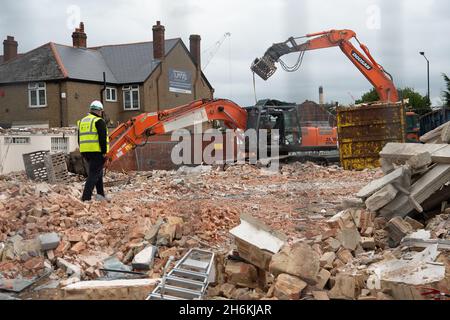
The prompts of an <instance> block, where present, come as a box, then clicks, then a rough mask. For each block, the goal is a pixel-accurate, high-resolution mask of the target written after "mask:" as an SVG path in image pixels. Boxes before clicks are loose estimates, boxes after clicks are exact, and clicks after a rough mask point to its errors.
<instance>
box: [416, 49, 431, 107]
mask: <svg viewBox="0 0 450 320" xmlns="http://www.w3.org/2000/svg"><path fill="white" fill-rule="evenodd" d="M419 53H420V55H422V56H423V57H424V58H425V60H427V82H428V93H427V98H428V103H429V104H430V105H431V100H430V99H431V97H430V61H429V60H428V59H427V57H426V56H425V52H423V51H421V52H419Z"/></svg>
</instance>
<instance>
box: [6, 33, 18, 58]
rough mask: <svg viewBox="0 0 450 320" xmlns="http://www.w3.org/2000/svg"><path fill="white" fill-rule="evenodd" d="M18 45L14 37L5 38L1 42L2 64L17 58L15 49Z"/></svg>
mask: <svg viewBox="0 0 450 320" xmlns="http://www.w3.org/2000/svg"><path fill="white" fill-rule="evenodd" d="M18 46H19V44H18V43H17V41H15V40H14V37H11V36H7V37H6V40H5V41H3V62H6V61H9V60H11V59H14V58H15V57H17V47H18Z"/></svg>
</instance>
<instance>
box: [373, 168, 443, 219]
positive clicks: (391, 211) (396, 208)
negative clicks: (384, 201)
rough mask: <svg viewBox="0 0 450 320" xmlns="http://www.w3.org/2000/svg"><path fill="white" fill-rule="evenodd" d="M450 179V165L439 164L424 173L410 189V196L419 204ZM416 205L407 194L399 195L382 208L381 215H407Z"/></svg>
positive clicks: (389, 216) (388, 216)
mask: <svg viewBox="0 0 450 320" xmlns="http://www.w3.org/2000/svg"><path fill="white" fill-rule="evenodd" d="M448 181H450V165H448V164H438V165H436V166H435V167H434V168H433V169H431V170H430V171H428V172H427V173H426V174H424V175H423V176H422V177H421V178H420V179H419V180H417V182H416V183H414V184H413V185H412V187H411V190H410V193H411V194H410V196H411V197H412V198H414V199H415V201H416V202H417V203H419V204H422V203H423V202H425V200H427V199H428V198H430V197H431V196H432V195H433V193H435V192H436V191H437V190H439V189H440V188H441V187H442V186H443V185H444V184H445V183H447V182H448ZM414 208H415V206H414V204H412V203H411V201H410V199H409V197H408V196H406V195H398V196H397V197H396V198H395V199H394V200H393V201H391V202H390V203H389V204H388V205H386V206H385V207H383V208H382V209H381V210H380V215H381V216H383V217H387V218H391V217H393V216H394V215H395V216H402V217H404V216H406V215H407V214H408V213H410V212H411V211H412V210H414Z"/></svg>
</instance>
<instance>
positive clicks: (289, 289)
mask: <svg viewBox="0 0 450 320" xmlns="http://www.w3.org/2000/svg"><path fill="white" fill-rule="evenodd" d="M306 286H307V284H306V282H304V281H302V280H301V279H299V278H297V277H294V276H291V275H289V274H280V275H279V276H278V277H277V279H276V280H275V289H274V293H273V294H274V296H275V297H277V298H278V299H280V300H299V299H300V296H301V293H302V291H303V289H305V288H306Z"/></svg>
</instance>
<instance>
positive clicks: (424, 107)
mask: <svg viewBox="0 0 450 320" xmlns="http://www.w3.org/2000/svg"><path fill="white" fill-rule="evenodd" d="M398 95H399V97H400V99H409V106H410V107H411V109H412V111H414V112H415V113H417V114H420V115H422V114H425V113H428V112H430V111H431V108H430V103H429V102H428V99H427V97H424V96H422V95H421V94H420V93H418V92H417V91H415V90H414V89H412V88H404V89H399V90H398ZM378 100H380V98H379V96H378V93H377V92H376V90H375V88H372V90H370V91H369V92H366V93H365V94H363V95H362V97H361V99H359V100H357V101H356V104H360V103H368V102H375V101H378Z"/></svg>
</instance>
